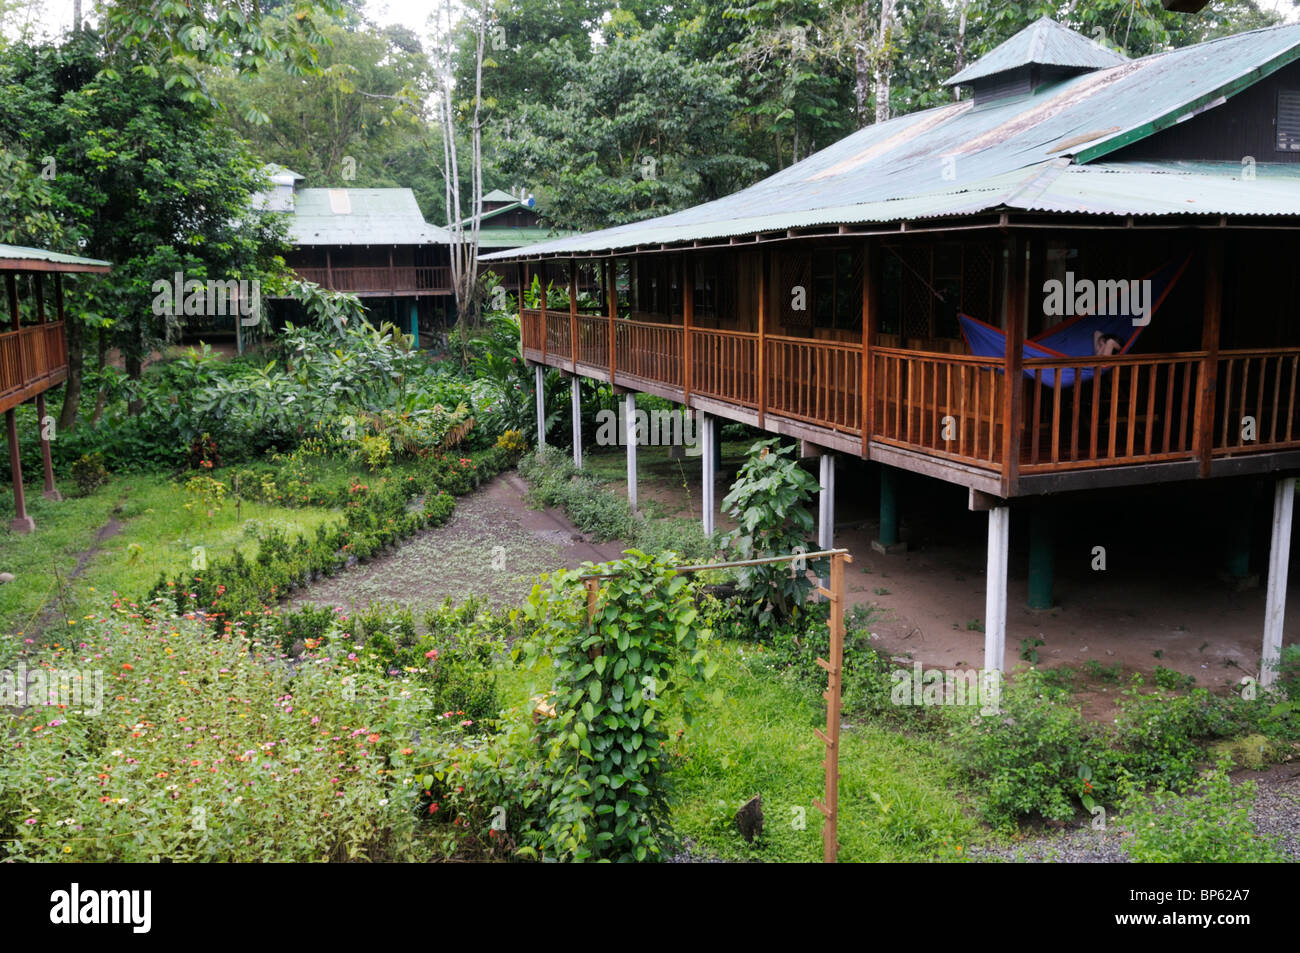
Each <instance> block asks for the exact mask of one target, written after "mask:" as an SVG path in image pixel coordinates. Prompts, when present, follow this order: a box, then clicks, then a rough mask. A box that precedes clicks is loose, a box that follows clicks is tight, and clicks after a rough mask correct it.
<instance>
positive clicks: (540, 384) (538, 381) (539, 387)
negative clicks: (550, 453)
mask: <svg viewBox="0 0 1300 953" xmlns="http://www.w3.org/2000/svg"><path fill="white" fill-rule="evenodd" d="M533 393H534V396H535V398H536V402H537V449H538V450H541V449H542V447H544V446H546V368H544V367H542V365H540V364H537V365H535V366H534V367H533Z"/></svg>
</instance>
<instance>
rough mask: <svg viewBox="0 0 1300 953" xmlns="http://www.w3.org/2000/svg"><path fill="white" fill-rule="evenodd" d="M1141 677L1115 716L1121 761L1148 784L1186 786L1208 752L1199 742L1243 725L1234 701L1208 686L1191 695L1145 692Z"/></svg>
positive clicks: (1225, 733) (1116, 744)
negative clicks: (1213, 692)
mask: <svg viewBox="0 0 1300 953" xmlns="http://www.w3.org/2000/svg"><path fill="white" fill-rule="evenodd" d="M1139 684H1140V681H1138V680H1135V684H1134V687H1133V688H1131V689H1130V690H1129V691H1127V692H1125V693H1124V696H1123V697H1122V698H1121V700H1120V710H1119V715H1118V716H1117V717H1116V719H1115V742H1114V743H1115V746H1116V748H1117V750H1118V752H1119V758H1120V762H1121V763H1122V764H1123V766H1124V768H1125V769H1126V770H1127V771H1128V772H1129V773H1131V774H1132V776H1133V777H1134V779H1136V780H1137V781H1139V782H1141V783H1144V784H1158V785H1160V786H1161V787H1169V788H1175V789H1180V788H1182V787H1184V786H1185V785H1187V784H1188V783H1189V782H1190V781H1191V780H1192V779H1193V778H1195V776H1196V764H1197V762H1198V761H1200V760H1201V759H1202V757H1203V756H1204V749H1203V748H1202V746H1201V745H1200V744H1199V743H1198V742H1199V741H1203V740H1205V739H1210V738H1222V737H1226V736H1227V735H1230V734H1232V733H1234V732H1235V731H1237V730H1238V729H1239V728H1240V727H1241V722H1240V721H1239V719H1238V718H1237V717H1236V715H1235V711H1234V708H1233V706H1232V703H1231V702H1229V701H1226V700H1224V699H1220V698H1216V697H1215V696H1213V695H1211V694H1210V693H1209V692H1208V691H1206V690H1205V689H1204V688H1198V689H1196V690H1194V691H1192V692H1190V693H1188V694H1187V695H1167V694H1164V693H1162V692H1156V693H1154V694H1149V695H1144V694H1142V693H1141V692H1140V691H1139V688H1138V686H1139Z"/></svg>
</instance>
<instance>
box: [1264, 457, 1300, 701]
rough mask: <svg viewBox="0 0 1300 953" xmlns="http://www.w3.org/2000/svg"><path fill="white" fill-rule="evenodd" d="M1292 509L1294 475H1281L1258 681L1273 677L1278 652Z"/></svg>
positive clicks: (1266, 681)
mask: <svg viewBox="0 0 1300 953" xmlns="http://www.w3.org/2000/svg"><path fill="white" fill-rule="evenodd" d="M1294 509H1295V478H1294V477H1284V478H1283V479H1281V480H1278V481H1277V484H1276V485H1275V486H1274V488H1273V539H1272V543H1271V544H1270V546H1269V552H1268V592H1267V594H1266V595H1265V598H1264V651H1263V654H1262V655H1261V658H1260V669H1259V682H1260V684H1261V685H1264V686H1268V685H1271V684H1273V682H1274V681H1276V680H1277V663H1278V659H1279V658H1280V657H1281V655H1282V623H1283V620H1284V618H1285V616H1286V580H1287V570H1288V568H1289V564H1290V560H1291V516H1292V513H1293V512H1294Z"/></svg>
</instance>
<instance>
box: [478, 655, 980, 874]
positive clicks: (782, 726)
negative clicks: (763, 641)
mask: <svg viewBox="0 0 1300 953" xmlns="http://www.w3.org/2000/svg"><path fill="white" fill-rule="evenodd" d="M754 650H755V649H754V646H753V645H751V644H749V643H740V642H730V641H727V642H720V643H715V644H714V645H712V646H711V647H710V649H709V652H710V655H711V656H712V657H713V658H715V659H717V660H718V661H720V662H721V664H720V665H719V667H718V671H717V674H716V675H715V676H714V681H713V682H712V683H711V688H716V689H717V690H718V691H717V693H716V696H715V697H714V699H713V700H712V701H710V702H708V703H707V704H706V705H705V706H704V707H703V708H702V709H701V710H700V711H699V712H698V714H697V717H696V719H695V720H694V722H693V723H692V725H691V726H690V727H687V728H685V732H684V734H683V735H682V739H681V741H680V742H679V745H678V750H679V751H680V752H681V753H682V758H681V759H680V762H679V763H678V764H677V765H675V766H674V767H673V769H672V773H671V775H670V778H671V783H672V784H673V785H674V787H673V804H674V807H673V813H672V826H673V830H674V833H676V834H677V835H678V836H679V837H682V838H684V839H685V840H687V841H688V842H689V846H690V850H691V853H692V855H693V856H695V857H696V858H697V859H707V858H718V859H722V860H756V861H764V862H768V863H782V862H786V863H788V862H820V861H821V860H822V816H821V813H820V812H819V811H818V810H817V808H816V807H814V806H813V799H814V798H817V799H819V800H820V799H821V798H822V796H823V785H824V781H825V776H824V770H823V768H822V753H823V751H824V746H823V745H822V743H821V742H820V741H819V740H818V739H817V737H816V736H815V735H814V734H813V728H814V727H818V728H825V726H826V709H825V707H824V702H823V701H822V700H821V696H820V694H818V693H817V692H814V691H803V690H801V689H799V688H796V687H793V686H791V685H789V684H787V683H786V682H784V681H783V680H781V679H780V678H779V677H778V676H775V675H771V674H769V673H767V672H758V673H755V672H752V671H751V670H750V669H749V667H748V666H747V665H746V663H745V660H744V654H745V653H748V652H753V651H754ZM547 677H548V673H547V672H528V671H523V670H521V669H519V668H517V667H515V666H513V665H510V664H509V663H503V664H502V667H501V668H500V670H499V675H498V678H499V682H498V684H499V687H500V691H501V703H502V706H503V707H506V708H509V707H513V706H518V705H524V704H526V702H527V699H528V697H529V695H530V694H532V693H534V692H536V691H538V690H539V689H540V688H542V687H545V683H546V680H547ZM710 694H713V693H712V692H710ZM683 727H685V726H684V725H682V723H681V721H680V719H674V729H673V730H674V731H676V730H677V729H678V728H683ZM840 746H841V755H840V819H839V841H840V860H841V861H926V860H961V859H962V856H963V852H964V851H965V850H967V849H968V848H969V845H971V844H972V843H979V842H982V841H984V840H986V839H988V838H989V837H990V836H992V835H990V834H988V833H987V832H985V831H983V830H982V829H981V827H980V825H979V824H978V823H977V822H976V821H974V820H973V819H972V818H971V817H970V816H968V814H967V812H966V811H965V810H964V809H963V808H964V805H965V804H966V803H968V802H969V792H967V791H966V790H964V788H963V786H962V782H961V780H960V779H959V776H958V771H957V769H956V767H955V766H954V765H953V764H952V762H951V760H950V759H949V758H947V757H946V755H945V753H944V752H943V751H942V749H940V748H939V746H938V745H935V744H933V743H930V742H927V741H923V740H916V739H912V738H909V737H907V736H906V735H903V734H901V733H899V732H896V731H891V730H888V729H885V728H878V727H874V726H869V725H846V726H845V727H844V728H843V729H842V730H841V734H840ZM759 793H761V794H762V795H763V813H764V817H765V826H764V831H763V834H762V836H761V837H760V838H759V839H758V840H757V841H756V842H755V844H754V845H753V846H752V847H751V846H750V845H748V844H746V843H745V841H744V840H743V838H742V837H741V836H740V832H739V831H738V830H737V828H736V821H735V815H736V811H737V809H738V808H739V807H740V805H741V804H743V803H744V802H745V801H747V800H749V799H750V798H751V797H753V796H754V795H755V794H759ZM796 808H801V809H802V810H801V811H797V810H795V809H796Z"/></svg>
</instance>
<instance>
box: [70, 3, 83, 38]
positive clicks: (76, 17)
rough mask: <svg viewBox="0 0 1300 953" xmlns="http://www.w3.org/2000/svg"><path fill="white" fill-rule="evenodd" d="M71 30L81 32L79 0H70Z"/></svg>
mask: <svg viewBox="0 0 1300 953" xmlns="http://www.w3.org/2000/svg"><path fill="white" fill-rule="evenodd" d="M72 32H73V33H80V32H81V0H72Z"/></svg>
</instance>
